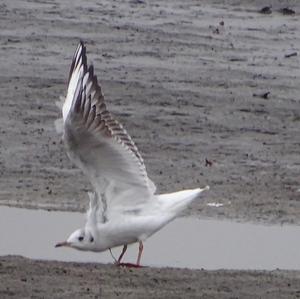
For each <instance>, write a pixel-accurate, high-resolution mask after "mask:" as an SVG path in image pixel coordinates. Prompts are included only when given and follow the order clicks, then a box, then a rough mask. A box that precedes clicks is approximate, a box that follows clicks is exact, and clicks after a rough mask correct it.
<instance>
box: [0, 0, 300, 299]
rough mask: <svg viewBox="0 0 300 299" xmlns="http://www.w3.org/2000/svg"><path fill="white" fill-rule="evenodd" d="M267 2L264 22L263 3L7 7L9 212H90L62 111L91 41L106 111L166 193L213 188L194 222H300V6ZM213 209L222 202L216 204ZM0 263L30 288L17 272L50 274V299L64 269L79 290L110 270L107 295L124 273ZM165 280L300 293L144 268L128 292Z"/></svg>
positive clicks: (251, 276) (265, 276)
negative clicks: (76, 56) (79, 56)
mask: <svg viewBox="0 0 300 299" xmlns="http://www.w3.org/2000/svg"><path fill="white" fill-rule="evenodd" d="M279 2H281V4H280V3H279ZM71 3H72V5H71ZM270 4H272V13H271V14H268V15H265V14H261V13H259V12H258V11H259V10H260V9H261V8H262V6H264V5H263V4H262V3H261V1H246V0H241V1H233V0H232V1H225V0H224V1H221V0H217V1H204V2H202V1H201V4H200V2H199V1H184V2H183V1H171V0H166V1H151V3H150V2H149V3H148V2H147V1H136V0H134V1H126V2H124V1H122V2H116V1H108V0H107V1H101V2H99V3H96V1H90V2H85V3H84V4H83V2H81V1H67V0H66V1H60V2H58V1H41V0H31V1H17V0H14V1H8V0H5V1H2V4H1V5H0V6H1V11H0V14H1V18H0V25H1V33H0V54H1V55H0V65H1V74H0V76H1V80H0V90H1V109H0V121H1V138H0V145H1V147H0V165H1V167H0V171H1V180H0V204H2V205H11V206H18V207H29V208H42V209H50V210H51V209H56V210H73V211H84V209H85V208H86V205H87V195H86V191H87V190H89V189H90V185H89V184H88V182H87V181H86V179H85V178H84V177H83V176H82V174H81V173H80V171H79V170H77V169H76V168H75V167H73V166H72V164H71V163H70V161H69V160H68V158H67V157H66V154H65V151H64V148H63V145H62V142H61V137H60V135H59V134H58V133H57V132H56V130H55V126H54V122H55V120H56V119H58V118H59V117H60V111H59V110H58V108H57V107H56V105H55V101H58V98H59V96H60V95H63V94H64V92H65V88H66V79H67V74H68V68H69V66H70V62H71V58H72V55H73V52H74V50H75V48H76V45H77V43H78V40H79V39H83V40H84V41H85V42H86V45H87V49H88V57H89V58H90V60H91V61H93V63H94V66H95V69H96V73H97V74H98V75H99V80H100V82H101V84H102V87H103V91H104V94H105V97H106V100H107V102H108V106H109V108H110V109H111V110H112V111H113V113H114V114H115V115H116V117H117V118H118V119H120V120H121V121H122V123H123V124H124V126H125V127H126V128H127V130H128V132H129V133H130V134H131V136H132V137H133V139H134V140H135V141H136V143H137V145H138V147H139V149H140V151H141V153H142V154H143V156H144V159H145V161H146V166H147V170H148V173H149V176H150V177H151V178H152V180H153V181H154V182H156V184H157V187H158V190H159V192H171V191H173V190H179V189H182V188H193V187H196V186H205V185H206V184H208V185H210V186H211V191H210V192H209V193H207V194H206V196H205V197H204V198H203V200H199V201H196V202H195V203H194V204H193V205H192V206H191V207H190V208H189V209H188V210H187V212H186V216H190V215H193V216H196V217H214V218H216V217H219V218H229V219H236V220H241V221H261V222H268V223H272V222H276V223H294V224H299V219H300V218H299V212H300V192H299V189H300V186H299V181H300V171H299V170H300V162H299V152H300V150H299V148H300V147H299V145H300V135H299V129H300V112H299V94H300V86H299V66H300V65H299V53H300V33H299V32H300V30H299V29H300V28H299V27H300V23H299V21H298V17H299V11H300V7H299V4H297V2H296V1H286V2H282V1H275V0H272V1H268V3H266V4H265V5H270ZM285 6H289V7H291V8H293V9H294V10H295V11H296V15H284V14H282V13H281V12H280V11H279V9H281V8H283V7H285ZM293 53H297V54H298V55H297V56H293V55H291V56H290V54H293ZM289 56H290V57H289ZM205 159H207V160H209V161H211V162H212V164H211V166H209V165H207V166H206V162H205ZM208 202H220V203H223V206H222V207H219V208H215V207H209V206H207V205H206V204H207V203H208ZM199 254H201V253H199ZM2 259H3V262H2V266H1V268H0V270H1V279H0V284H1V283H2V284H3V281H5V280H2V277H4V275H8V276H7V277H8V278H13V279H15V280H16V281H19V284H23V282H22V280H21V279H22V278H21V276H20V275H21V273H20V272H18V269H19V268H22V269H23V267H24V266H26V267H28V268H26V270H25V269H23V271H29V272H30V271H33V270H30V269H35V267H37V268H43V267H46V268H45V269H48V271H49V273H50V274H47V275H48V276H43V277H42V276H41V277H36V280H35V283H37V289H36V291H37V292H38V291H40V292H41V294H44V295H45V296H47V293H49V292H51V290H50V289H47V288H46V284H42V281H43V279H45V280H44V281H47V280H48V279H49V277H52V279H53V280H51V281H52V282H53V284H55V283H56V281H58V279H57V277H56V276H55V275H54V273H55V269H56V267H59V268H60V267H61V269H68V270H66V271H67V273H68V275H65V277H66V279H67V280H66V281H69V285H68V288H70V289H69V290H71V289H72V288H80V287H81V286H80V284H76V283H75V284H74V285H73V284H72V285H70V284H71V282H72V281H73V280H72V278H73V279H74V281H76V279H79V280H78V281H80V279H81V281H82V282H84V281H85V280H84V278H78V277H77V278H76V274H75V272H73V271H76V269H78V268H79V269H80V271H81V272H80V273H89V271H91V270H90V268H89V267H92V268H93V267H96V268H95V269H96V270H95V271H101V269H105V271H104V272H103V273H102V275H104V276H105V275H106V274H105V273H107V276H105V278H103V279H104V280H103V283H104V286H102V288H103V290H104V289H106V288H109V287H110V286H109V284H107V283H108V281H110V279H111V276H110V275H114V274H115V273H116V271H121V270H117V269H114V268H113V267H110V266H103V265H99V266H96V265H93V266H86V268H85V265H73V264H70V265H69V264H60V263H58V264H54V263H39V262H33V261H28V260H22V259H19V258H15V259H14V258H9V259H5V258H2ZM74 269H75V270H74ZM106 271H107V272H106ZM156 271H162V272H161V273H163V274H161V275H165V276H163V277H165V278H164V279H165V280H164V284H163V287H161V288H163V289H164V290H169V291H170V292H169V293H166V294H168V296H169V297H172V292H171V290H172V288H173V287H174V288H175V289H176V290H177V289H178V291H179V290H180V291H181V292H182V293H181V297H182V296H185V295H186V296H187V297H188V296H190V297H193V296H194V297H195V296H197V295H199V296H200V294H203V296H204V297H205V296H206V295H207V297H209V296H210V293H209V291H208V290H207V293H205V290H206V289H203V288H201V287H199V288H198V279H199V280H200V283H199V286H202V285H205V284H206V283H208V282H209V284H208V285H210V286H211V289H212V290H211V292H215V291H216V289H215V286H216V285H218V284H219V285H222V284H223V281H224V284H225V286H226V287H227V284H228V283H229V281H231V283H232V285H233V286H235V287H233V288H232V289H231V288H230V287H229V289H227V290H228V294H227V295H228V297H232V296H233V297H235V293H234V291H232V290H237V289H238V290H237V291H236V292H242V290H243V288H244V287H245V288H246V289H247V290H248V291H249V292H248V293H247V292H246V291H245V293H239V294H238V295H237V296H236V297H241V296H243V294H244V295H245V297H247V296H248V295H249V296H251V294H255V292H256V291H257V292H258V293H259V292H263V293H262V296H264V295H266V296H267V293H266V292H267V290H268V288H264V287H263V284H264V283H265V284H267V282H268V285H270V287H271V286H273V288H272V292H276V291H278V296H277V297H280V296H281V293H280V292H281V289H280V288H279V287H278V282H279V281H280V282H281V284H282V288H283V289H284V290H287V291H289V290H290V291H291V292H294V291H295V290H294V289H292V288H289V286H288V284H291V283H290V282H289V283H287V284H286V281H293V280H294V279H296V277H298V274H297V273H296V274H295V272H288V273H286V272H280V271H279V272H276V273H269V272H260V273H259V274H257V273H256V272H241V273H239V272H230V271H225V272H224V271H220V272H206V271H198V272H197V271H196V272H194V271H186V272H184V270H180V271H179V270H175V269H174V270H173V269H172V270H171V269H170V270H167V269H165V270H164V269H161V270H152V269H143V270H142V271H140V272H135V271H133V272H130V273H132V275H133V277H132V280H133V282H134V284H132V285H131V284H130V282H129V280H127V279H128V278H126V281H125V282H124V284H121V285H122V287H120V288H121V290H122V292H123V291H124V290H125V291H124V292H125V293H121V294H129V292H133V293H134V292H138V290H140V291H141V289H143V287H144V288H148V289H149V290H152V289H155V290H156V288H154V287H153V286H155V285H156V284H155V283H154V284H153V285H152V284H151V283H150V282H149V281H151V279H150V280H148V278H149V277H152V278H155V277H156V275H157V272H156ZM5 273H6V274H5ZM47 273H48V272H47ZM51 273H52V274H51ZM140 273H143V274H140ZM238 273H239V274H238ZM25 274H26V273H25V272H24V275H25ZM28 275H29V274H28ZM87 275H89V274H87ZM180 275H185V277H187V279H186V284H185V285H188V282H189V281H190V279H191V280H193V279H194V283H195V284H194V286H197V288H196V289H194V287H193V286H192V287H191V288H192V290H194V291H195V292H193V293H188V291H187V289H185V288H184V287H180V283H178V284H177V283H176V277H177V276H179V277H180ZM198 275H199V276H198ZM189 276H190V279H188V277H189ZM5 277H6V276H5ZM29 277H30V275H29ZM118 277H119V279H120V281H121V280H122V278H120V275H119V276H118ZM122 277H123V276H122ZM137 277H138V278H137ZM216 277H217V278H216ZM204 278H205V279H206V280H205V279H204ZM136 279H137V281H138V282H139V283H137V282H136V281H135V280H136ZM142 279H144V280H142ZM240 279H244V283H242V288H240V283H241V281H240ZM215 280H216V284H213V283H212V282H214V281H215ZM39 282H40V283H39ZM196 282H197V283H196ZM256 282H257V284H256ZM61 283H63V282H61ZM160 283H161V282H158V285H159V284H160ZM182 283H183V282H182ZM105 284H106V285H105ZM135 284H136V285H138V286H139V288H138V289H137V288H136V285H135ZM281 284H280V285H281ZM24 285H25V284H24ZM27 285H28V290H31V291H33V288H34V283H33V282H30V280H27ZM130 285H131V286H130ZM298 285H299V284H298ZM0 286H1V285H0ZM123 286H124V288H123ZM6 287H8V285H4V286H3V285H2V286H1V288H0V291H1V292H2V290H4V289H5V288H6ZM44 287H45V288H44ZM94 287H95V286H94ZM97 288H98V286H97ZM140 288H141V289H140ZM187 288H188V287H187ZM91 289H92V290H93V288H91ZM77 290H78V289H77ZM97 290H98V289H97ZM202 290H203V291H202ZM198 291H199V293H197V292H198ZM70 292H71V291H70ZM103 292H104V291H103ZM166 292H167V291H166ZM201 292H202V293H201ZM222 292H223V291H222ZM224 292H226V291H224ZM272 292H271V293H272ZM258 293H257V294H258ZM0 294H1V293H0ZM10 294H11V293H10V292H8V293H7V294H6V295H5V296H9V295H10ZM49 294H51V293H49ZM61 294H62V295H63V296H69V295H68V294H72V293H69V291H68V290H67V289H66V293H61ZM105 294H108V293H105ZM110 294H111V296H112V297H114V295H113V293H110ZM157 294H159V293H156V295H157ZM205 294H206V295H205ZM229 294H230V295H229ZM247 294H248V295H247ZM272 294H273V293H272ZM287 294H289V295H290V296H292V295H291V294H292V293H287ZM287 294H286V295H287ZM293 294H294V295H295V296H296V295H297V293H293ZM93 295H95V296H96V295H97V293H95V292H94V293H93ZM175 295H176V296H178V297H180V295H179V294H175ZM175 295H174V296H175ZM225 295H226V294H225ZM225 295H224V296H223V295H222V296H223V297H226V296H225ZM294 295H293V296H294ZM298 295H299V293H298ZM37 296H39V295H37ZM42 296H43V295H41V297H42ZM87 296H88V295H87ZM115 296H116V295H115ZM137 296H138V295H137ZM166 296H167V295H166ZM176 296H175V297H176ZM212 296H214V294H213V295H212ZM295 296H294V297H295ZM57 297H61V296H60V295H59V293H58V294H57ZM105 297H106V298H107V297H109V295H107V296H105ZM150 297H151V296H150ZM270 298H271V296H270ZM285 298H286V297H285Z"/></svg>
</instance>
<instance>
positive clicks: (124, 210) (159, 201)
mask: <svg viewBox="0 0 300 299" xmlns="http://www.w3.org/2000/svg"><path fill="white" fill-rule="evenodd" d="M62 114H63V139H64V142H65V145H66V149H67V153H68V156H69V158H70V159H71V161H73V162H74V163H75V164H76V165H77V166H78V167H79V168H80V169H81V170H82V171H83V172H84V173H85V175H86V176H87V177H88V179H89V180H90V182H91V184H92V186H93V189H94V192H93V193H89V198H90V204H89V209H88V211H87V220H86V224H85V227H83V228H80V229H78V230H76V231H75V232H73V233H72V234H71V235H70V236H69V238H68V239H67V241H65V242H61V243H58V244H56V247H60V246H67V247H72V248H75V249H79V250H86V251H95V252H101V251H105V250H107V249H109V250H110V249H111V248H113V247H117V246H122V245H123V250H122V253H121V255H120V257H119V258H118V260H117V261H116V263H117V264H121V260H122V258H123V255H124V253H125V251H126V249H127V245H128V244H132V243H135V242H139V253H138V258H137V262H136V266H139V265H140V260H141V255H142V251H143V241H145V240H146V239H147V238H148V237H150V236H151V235H152V234H154V233H155V232H157V231H158V230H160V229H161V228H162V227H163V226H165V225H166V224H167V223H169V222H170V221H171V220H173V219H174V218H175V217H177V216H178V215H179V213H180V212H181V211H182V210H184V209H185V208H186V207H187V205H188V204H190V203H191V202H192V201H193V200H194V199H195V198H197V197H198V196H199V195H200V194H201V192H203V191H204V190H208V189H209V187H208V186H206V187H205V188H203V189H201V188H197V189H193V190H184V191H179V192H174V193H170V194H161V195H156V194H155V190H156V187H155V185H154V183H153V182H152V181H151V180H150V179H149V177H148V175H147V172H146V168H145V165H144V161H143V159H142V157H141V155H140V153H139V151H138V149H137V147H136V145H135V144H134V142H133V141H132V139H131V137H130V136H129V135H128V133H127V132H126V130H125V129H124V128H123V126H122V125H121V124H120V123H119V122H117V121H116V120H115V119H114V118H113V117H112V115H111V114H110V112H109V111H108V110H107V107H106V104H105V101H104V97H103V94H102V92H101V87H100V86H99V84H98V81H97V77H96V76H95V75H94V69H93V66H92V65H90V66H89V67H88V65H87V57H86V48H85V46H84V44H83V43H82V42H80V43H79V45H78V47H77V50H76V52H75V54H74V57H73V61H72V65H71V69H70V73H69V80H68V90H67V96H66V99H65V102H64V104H63V108H62Z"/></svg>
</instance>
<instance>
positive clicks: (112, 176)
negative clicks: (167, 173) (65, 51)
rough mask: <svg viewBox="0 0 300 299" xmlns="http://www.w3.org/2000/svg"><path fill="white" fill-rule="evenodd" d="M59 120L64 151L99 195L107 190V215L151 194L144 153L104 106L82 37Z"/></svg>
mask: <svg viewBox="0 0 300 299" xmlns="http://www.w3.org/2000/svg"><path fill="white" fill-rule="evenodd" d="M63 119H64V141H65V144H66V147H67V152H68V155H69V157H70V159H71V160H72V161H73V162H74V163H75V164H76V165H77V166H78V167H79V168H81V169H82V170H83V171H84V173H85V174H86V175H87V176H88V178H89V179H90V181H91V183H92V185H93V186H94V189H95V191H96V192H97V194H98V195H101V194H105V198H107V202H106V205H107V213H108V214H109V211H114V210H115V211H116V210H118V211H120V210H122V207H124V208H125V207H126V209H128V207H134V206H136V205H137V204H140V203H142V202H144V201H147V200H148V199H149V198H152V196H153V194H154V192H155V186H154V184H153V183H152V181H151V180H150V179H149V178H148V175H147V172H146V168H145V165H144V161H143V158H142V156H141V155H140V153H139V151H138V149H137V147H136V145H135V144H134V142H133V141H132V139H131V137H130V136H129V134H128V133H127V132H126V130H125V129H124V128H123V126H122V125H121V124H120V123H119V122H118V121H116V120H115V119H114V118H113V117H112V115H111V113H110V112H109V111H108V109H107V107H106V104H105V101H104V96H103V94H102V91H101V87H100V85H99V84H98V80H97V77H96V76H95V74H94V68H93V66H92V65H90V66H89V67H88V66H87V58H86V50H85V47H84V45H83V43H82V42H80V44H79V45H78V47H77V49H76V51H75V54H74V57H73V61H72V64H71V69H70V74H69V80H68V92H67V97H66V100H65V103H64V106H63ZM100 204H101V203H100Z"/></svg>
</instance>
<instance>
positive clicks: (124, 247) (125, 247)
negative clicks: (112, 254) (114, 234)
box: [116, 244, 127, 265]
mask: <svg viewBox="0 0 300 299" xmlns="http://www.w3.org/2000/svg"><path fill="white" fill-rule="evenodd" d="M126 250H127V244H125V245H124V246H123V249H122V252H121V254H120V256H119V258H118V260H117V261H116V264H117V265H119V264H120V263H121V260H122V258H123V256H124V254H125V252H126Z"/></svg>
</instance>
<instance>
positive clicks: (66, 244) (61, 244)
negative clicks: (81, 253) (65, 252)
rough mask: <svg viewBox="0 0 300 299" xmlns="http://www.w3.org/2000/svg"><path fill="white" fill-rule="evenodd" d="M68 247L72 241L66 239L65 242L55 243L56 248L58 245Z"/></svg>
mask: <svg viewBox="0 0 300 299" xmlns="http://www.w3.org/2000/svg"><path fill="white" fill-rule="evenodd" d="M63 246H64V247H68V246H70V243H68V242H67V241H64V242H60V243H57V244H56V245H55V248H56V247H63Z"/></svg>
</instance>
